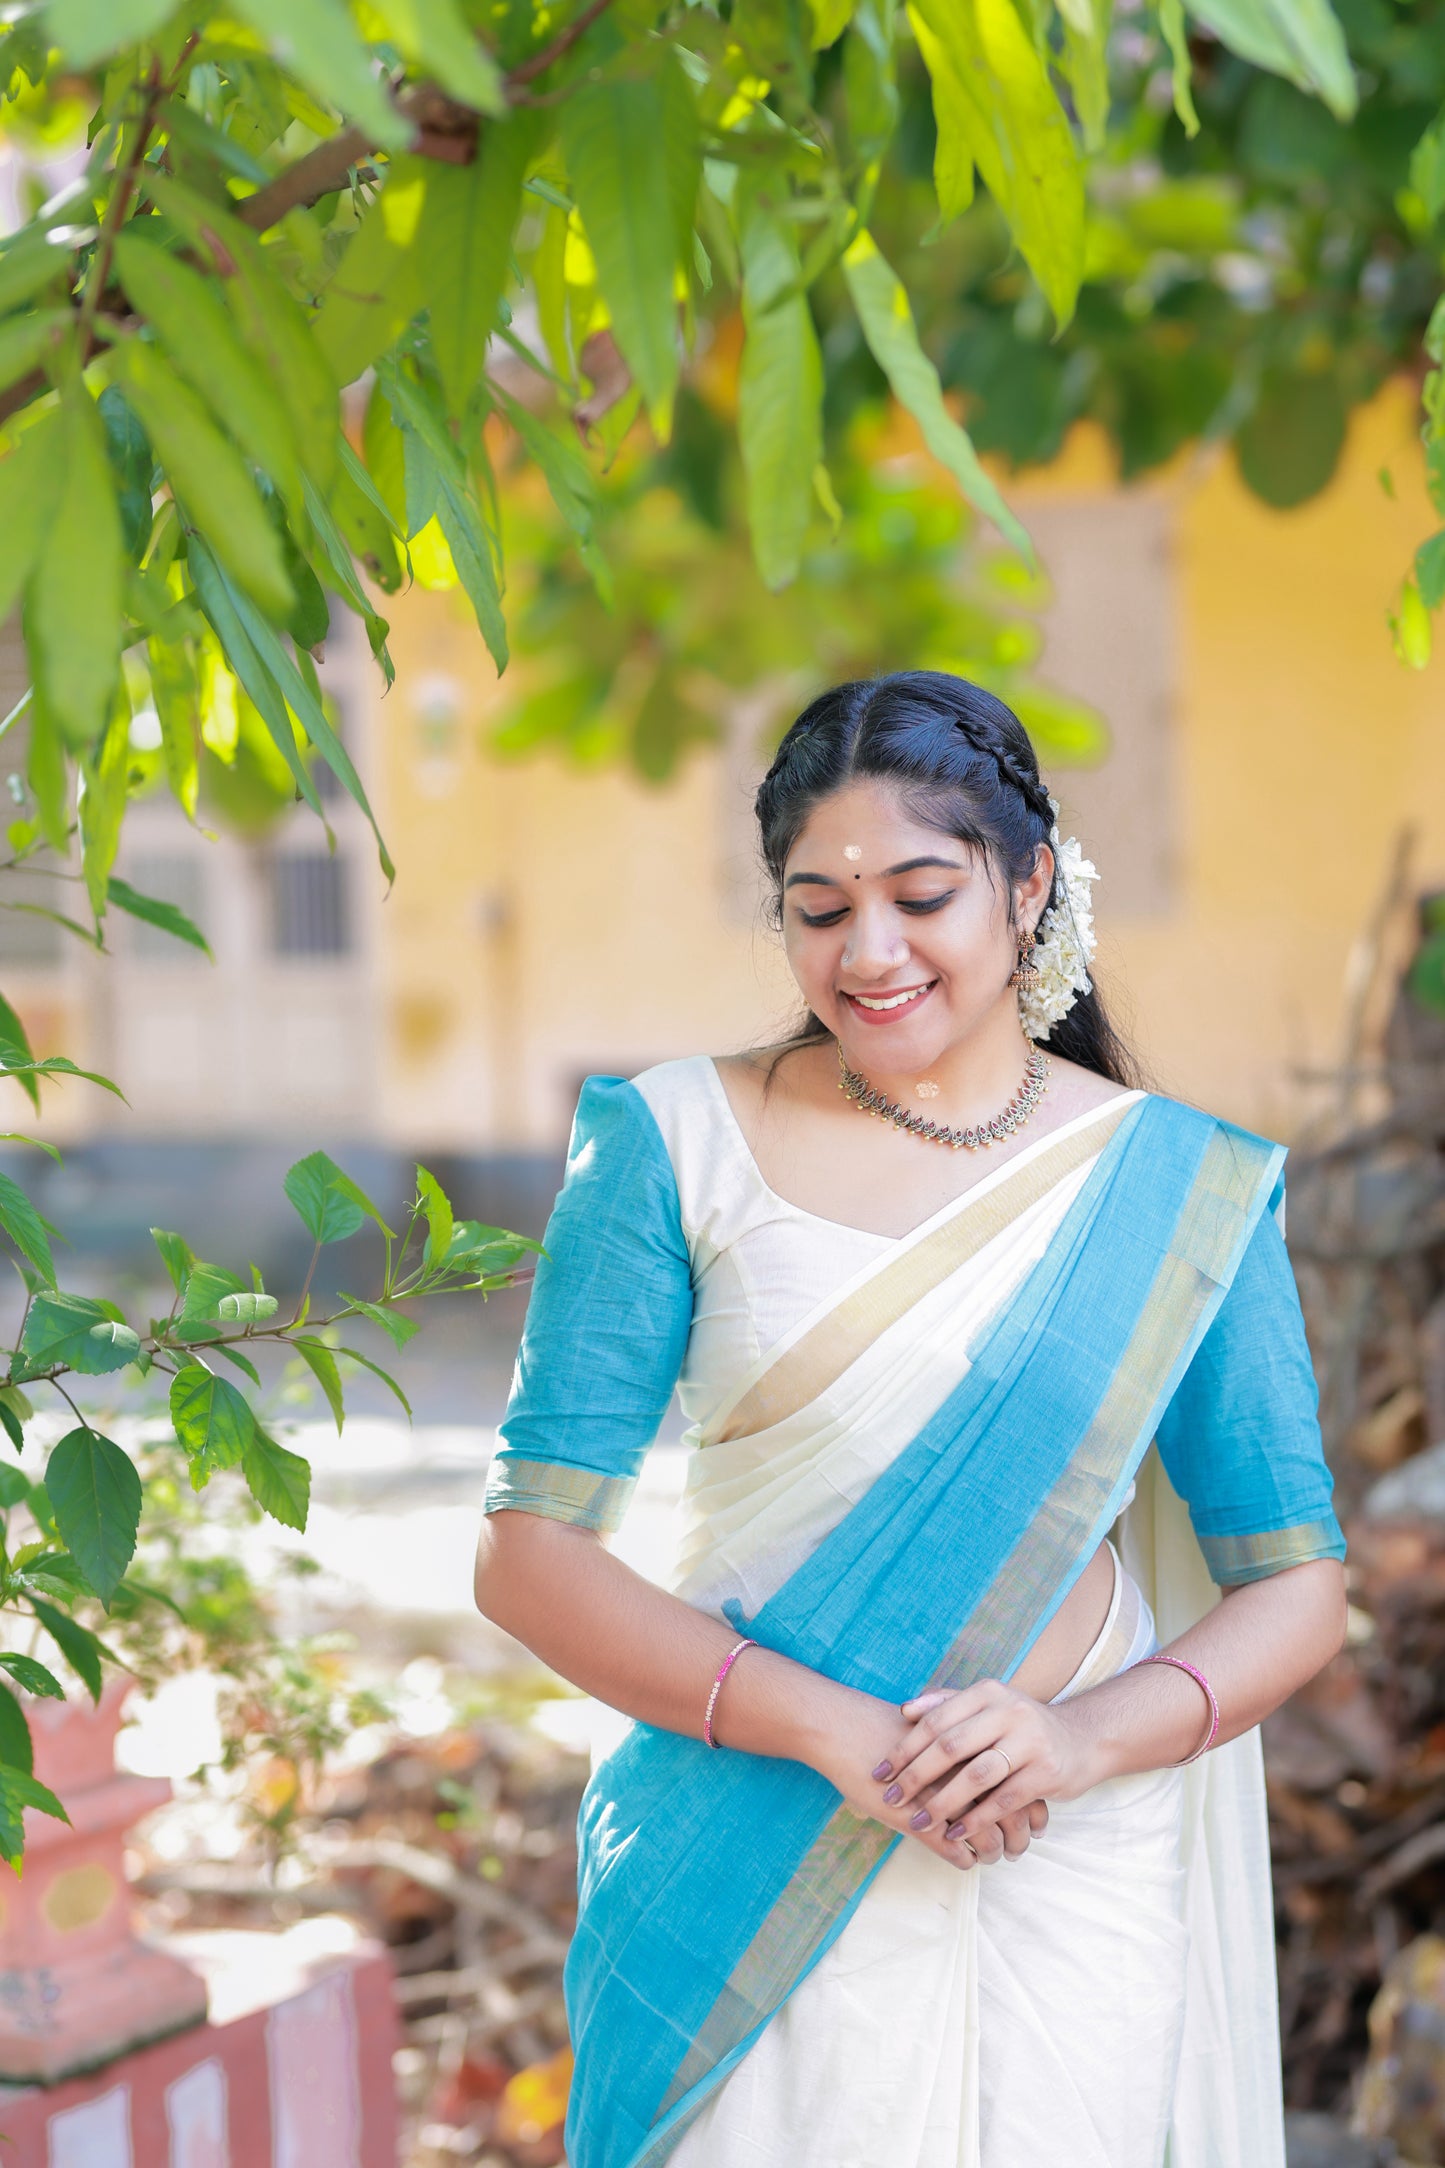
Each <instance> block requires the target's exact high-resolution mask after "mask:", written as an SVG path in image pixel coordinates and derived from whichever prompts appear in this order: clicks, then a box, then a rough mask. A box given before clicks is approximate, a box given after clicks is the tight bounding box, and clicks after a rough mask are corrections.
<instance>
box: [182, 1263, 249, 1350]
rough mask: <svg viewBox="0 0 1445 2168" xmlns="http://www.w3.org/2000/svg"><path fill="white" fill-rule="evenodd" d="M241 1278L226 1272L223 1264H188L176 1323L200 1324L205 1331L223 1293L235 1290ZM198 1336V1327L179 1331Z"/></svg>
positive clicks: (213, 1320)
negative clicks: (178, 1320) (187, 1330)
mask: <svg viewBox="0 0 1445 2168" xmlns="http://www.w3.org/2000/svg"><path fill="white" fill-rule="evenodd" d="M244 1285H245V1282H244V1281H242V1280H240V1279H238V1278H237V1276H236V1274H235V1273H234V1272H229V1271H228V1270H227V1269H226V1267H225V1266H224V1265H205V1264H197V1265H193V1266H192V1267H191V1270H190V1272H189V1274H188V1275H187V1278H186V1283H185V1294H184V1296H183V1297H182V1300H181V1315H180V1323H181V1325H182V1326H183V1327H188V1328H204V1330H205V1331H206V1332H210V1330H211V1329H212V1328H213V1327H214V1325H215V1324H216V1321H217V1319H218V1318H219V1316H220V1306H221V1303H222V1301H223V1300H224V1298H225V1297H226V1296H227V1295H235V1294H239V1293H240V1292H241V1290H242V1288H243V1287H244ZM188 1337H189V1338H199V1337H201V1334H200V1332H199V1331H195V1330H192V1331H189V1332H183V1333H182V1338H188Z"/></svg>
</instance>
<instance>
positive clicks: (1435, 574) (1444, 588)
mask: <svg viewBox="0 0 1445 2168" xmlns="http://www.w3.org/2000/svg"><path fill="white" fill-rule="evenodd" d="M1415 578H1416V580H1417V581H1418V582H1419V586H1420V599H1421V601H1422V602H1423V603H1424V605H1425V607H1426V609H1427V610H1438V609H1439V607H1440V605H1441V603H1442V602H1445V527H1442V528H1441V529H1440V531H1439V533H1438V534H1432V535H1431V537H1430V539H1429V541H1428V542H1422V543H1421V544H1420V547H1419V548H1418V549H1417V550H1416V552H1415Z"/></svg>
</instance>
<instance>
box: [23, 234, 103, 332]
mask: <svg viewBox="0 0 1445 2168" xmlns="http://www.w3.org/2000/svg"><path fill="white" fill-rule="evenodd" d="M92 230H93V229H92ZM75 241H76V236H75V234H74V233H73V231H72V232H70V233H67V232H66V231H65V229H64V228H62V229H61V230H60V231H59V232H58V233H51V231H50V230H49V228H48V227H45V226H30V227H27V228H26V229H25V230H24V231H23V232H21V233H18V234H16V236H15V238H14V239H13V240H12V241H11V242H10V243H9V245H8V246H7V247H6V248H5V249H4V250H3V251H0V311H5V310H10V309H18V308H19V307H20V306H21V305H22V303H24V302H26V301H33V300H34V298H35V296H36V295H37V294H40V293H43V292H44V291H45V289H46V287H47V286H53V285H55V284H57V282H58V281H59V280H61V279H62V278H63V279H65V280H66V281H67V282H69V281H71V280H72V279H73V277H74V264H73V259H72V256H71V251H72V249H73V248H74V246H75Z"/></svg>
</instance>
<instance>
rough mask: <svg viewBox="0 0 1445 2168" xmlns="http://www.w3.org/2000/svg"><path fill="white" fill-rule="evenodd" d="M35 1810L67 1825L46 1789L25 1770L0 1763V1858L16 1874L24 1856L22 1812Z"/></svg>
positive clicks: (7, 1763)
mask: <svg viewBox="0 0 1445 2168" xmlns="http://www.w3.org/2000/svg"><path fill="white" fill-rule="evenodd" d="M27 1807H37V1808H38V1809H39V1810H40V1812H41V1813H42V1814H50V1815H53V1816H54V1817H55V1819H56V1820H57V1821H60V1822H68V1821H69V1820H70V1816H69V1815H68V1814H67V1813H66V1811H65V1809H64V1807H63V1806H62V1805H61V1804H60V1801H59V1800H58V1799H57V1798H56V1796H55V1794H54V1792H52V1791H51V1790H50V1789H49V1788H48V1787H47V1786H46V1785H44V1784H41V1783H39V1782H38V1781H37V1780H36V1778H34V1777H33V1776H31V1774H30V1772H29V1771H28V1770H26V1769H16V1768H14V1767H12V1766H11V1764H10V1763H9V1762H0V1858H3V1859H4V1860H5V1861H6V1863H7V1864H8V1865H9V1866H10V1867H13V1868H14V1870H15V1872H16V1874H19V1872H20V1863H21V1860H22V1859H23V1857H24V1854H25V1809H26V1808H27Z"/></svg>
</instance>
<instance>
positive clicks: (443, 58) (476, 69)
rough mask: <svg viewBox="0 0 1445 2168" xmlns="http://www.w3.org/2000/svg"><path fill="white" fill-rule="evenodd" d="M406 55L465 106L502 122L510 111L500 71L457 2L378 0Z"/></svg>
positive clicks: (378, 7) (375, 2) (381, 13)
mask: <svg viewBox="0 0 1445 2168" xmlns="http://www.w3.org/2000/svg"><path fill="white" fill-rule="evenodd" d="M373 6H374V7H375V9H376V12H377V14H378V15H379V16H380V17H381V19H382V21H383V22H384V23H385V24H386V27H387V29H388V30H389V31H390V32H391V35H392V39H393V41H394V42H395V44H396V45H397V47H398V48H399V49H400V51H401V53H402V54H403V56H404V57H405V58H406V59H407V60H409V61H411V62H412V64H413V65H414V66H415V67H418V68H420V69H421V70H422V71H423V72H424V73H425V74H427V75H430V76H432V77H434V78H435V80H436V81H437V82H438V83H440V85H441V87H442V89H443V90H447V91H450V92H451V94H452V96H453V97H454V98H459V99H460V100H461V102H462V104H463V105H470V106H475V107H476V109H477V111H478V112H479V113H491V114H494V115H496V116H497V117H498V118H499V119H500V118H501V117H502V115H504V114H505V113H506V111H507V93H506V87H505V85H504V84H503V81H502V75H501V70H500V69H499V68H498V66H497V63H496V62H495V61H494V60H493V58H492V56H491V54H490V53H489V52H487V51H486V49H485V47H483V46H482V45H480V44H478V42H477V38H476V34H475V32H474V31H473V30H472V29H471V28H470V26H469V25H468V24H467V22H466V21H465V20H464V18H463V15H462V12H461V10H460V8H459V7H458V6H457V4H456V0H373Z"/></svg>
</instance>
